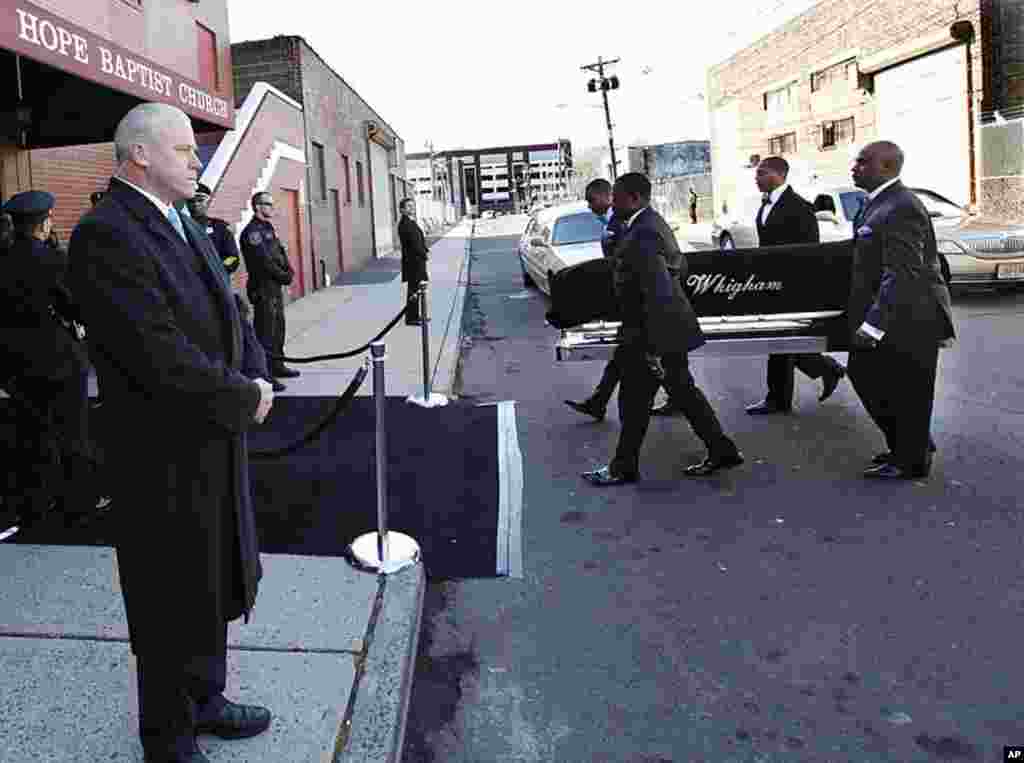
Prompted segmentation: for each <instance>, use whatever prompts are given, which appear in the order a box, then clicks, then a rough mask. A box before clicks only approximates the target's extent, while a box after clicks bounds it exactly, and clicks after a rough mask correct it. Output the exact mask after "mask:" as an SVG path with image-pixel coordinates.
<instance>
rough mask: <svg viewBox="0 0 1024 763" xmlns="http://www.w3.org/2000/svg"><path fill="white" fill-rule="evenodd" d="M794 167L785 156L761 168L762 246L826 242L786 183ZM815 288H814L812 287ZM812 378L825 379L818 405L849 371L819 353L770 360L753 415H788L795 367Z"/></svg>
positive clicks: (811, 214) (810, 213) (758, 178)
mask: <svg viewBox="0 0 1024 763" xmlns="http://www.w3.org/2000/svg"><path fill="white" fill-rule="evenodd" d="M788 176H789V162H787V161H786V160H785V159H783V158H782V157H781V156H769V157H767V158H765V159H762V160H761V162H760V163H759V164H758V165H757V174H756V182H757V188H758V190H759V191H761V208H760V209H759V210H758V212H757V217H756V219H755V223H756V225H757V235H758V239H759V242H760V246H780V245H782V244H816V243H818V241H819V240H820V238H821V234H820V233H819V231H818V220H817V218H816V217H815V216H814V210H813V209H812V207H811V205H810V204H808V203H807V201H806V200H805V199H804V198H803V197H802V196H800V195H799V194H798V193H797V192H796V191H794V190H793V189H792V188H791V187H790V185H789V184H788V183H787V182H786V178H787V177H788ZM807 288H813V284H807ZM794 367H796V368H799V369H800V370H801V371H803V372H804V374H806V375H807V376H809V377H811V378H812V379H822V392H821V396H820V397H819V398H818V400H821V401H824V400H826V399H827V398H828V397H829V395H831V394H832V393H833V392H835V389H836V387H837V386H838V384H839V382H840V381H841V380H842V378H843V377H844V376H845V375H846V369H845V368H843V366H842V365H841V364H839V363H838V362H836V361H835V360H834V359H832V358H830V357H829V356H827V355H822V354H821V353H817V352H808V353H800V354H797V355H782V354H776V355H769V356H768V395H767V396H766V397H765V399H764V400H762V401H761V402H760V403H755V404H753V405H749V406H747V413H749V414H752V415H758V414H768V413H784V412H788V411H790V410H792V408H793V368H794Z"/></svg>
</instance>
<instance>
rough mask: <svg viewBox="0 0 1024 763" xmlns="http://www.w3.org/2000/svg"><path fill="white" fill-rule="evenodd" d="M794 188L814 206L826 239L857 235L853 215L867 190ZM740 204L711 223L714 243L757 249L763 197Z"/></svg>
mask: <svg viewBox="0 0 1024 763" xmlns="http://www.w3.org/2000/svg"><path fill="white" fill-rule="evenodd" d="M794 190H795V191H796V192H797V193H799V194H800V195H801V196H803V197H804V198H805V199H807V200H808V201H810V202H811V205H812V206H813V207H814V214H815V216H816V217H817V218H818V231H819V233H820V235H821V240H822V241H842V240H843V239H847V238H853V218H854V217H856V216H857V210H858V209H860V205H861V200H862V199H864V198H865V197H866V196H867V194H866V193H865V192H864V191H862V190H861V189H860V188H857V187H855V186H852V185H850V186H836V187H831V188H818V189H812V190H811V191H810V192H807V193H804V191H803V190H802V189H799V188H796V189H794ZM739 206H740V209H738V210H736V212H735V213H729V214H724V215H721V216H719V218H718V219H717V220H715V222H714V223H713V224H712V226H711V243H712V244H714V246H716V247H717V248H719V249H721V250H723V251H730V250H732V249H754V248H756V247H757V245H758V239H757V226H756V225H754V218H755V217H756V216H757V213H758V210H760V208H761V197H760V196H757V197H749V198H746V199H744V200H743V201H741V202H740V205H739Z"/></svg>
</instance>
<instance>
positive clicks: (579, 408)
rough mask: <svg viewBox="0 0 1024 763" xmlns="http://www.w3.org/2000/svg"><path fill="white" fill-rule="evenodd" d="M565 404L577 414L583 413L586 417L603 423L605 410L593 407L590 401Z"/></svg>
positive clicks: (572, 401) (567, 402) (568, 401)
mask: <svg viewBox="0 0 1024 763" xmlns="http://www.w3.org/2000/svg"><path fill="white" fill-rule="evenodd" d="M565 404H566V405H567V406H569V407H570V408H572V409H573V410H574V411H576V412H577V413H583V414H586V415H587V416H593V417H594V418H595V419H597V420H598V421H604V417H605V409H604V408H601V407H599V406H597V405H595V404H594V403H593V402H592V401H590V400H584V401H583V402H582V403H577V402H576V401H575V400H566V401H565Z"/></svg>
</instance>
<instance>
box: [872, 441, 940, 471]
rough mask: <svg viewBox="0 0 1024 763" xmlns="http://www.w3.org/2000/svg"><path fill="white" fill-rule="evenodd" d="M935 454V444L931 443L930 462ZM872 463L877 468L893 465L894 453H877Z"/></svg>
mask: <svg viewBox="0 0 1024 763" xmlns="http://www.w3.org/2000/svg"><path fill="white" fill-rule="evenodd" d="M934 452H935V443H930V444H929V445H928V453H929V456H928V458H929V461H930V460H931V455H930V454H932V453H934ZM871 463H873V464H874V465H875V466H878V465H880V464H891V463H892V452H891V451H888V450H883V451H882V452H881V453H876V454H875V455H874V456H873V457H872V458H871ZM928 466H929V467H930V466H931V463H929V464H928Z"/></svg>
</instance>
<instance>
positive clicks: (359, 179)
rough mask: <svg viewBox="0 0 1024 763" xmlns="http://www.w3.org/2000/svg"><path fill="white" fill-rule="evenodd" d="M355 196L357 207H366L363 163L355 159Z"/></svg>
mask: <svg viewBox="0 0 1024 763" xmlns="http://www.w3.org/2000/svg"><path fill="white" fill-rule="evenodd" d="M356 194H358V196H359V206H360V207H365V206H366V193H365V191H364V190H363V163H362V162H361V161H359V160H358V159H356Z"/></svg>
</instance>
